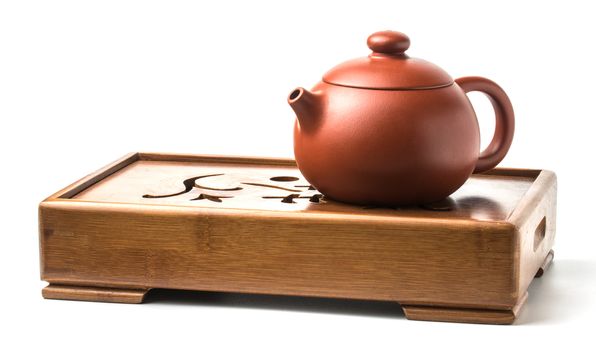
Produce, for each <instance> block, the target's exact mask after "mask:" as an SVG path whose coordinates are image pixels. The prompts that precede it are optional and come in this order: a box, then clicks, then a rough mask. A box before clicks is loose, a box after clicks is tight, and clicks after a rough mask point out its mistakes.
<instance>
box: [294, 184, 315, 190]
mask: <svg viewBox="0 0 596 350" xmlns="http://www.w3.org/2000/svg"><path fill="white" fill-rule="evenodd" d="M294 187H304V188H306V189H307V190H309V191H316V190H317V189H316V188H314V186H313V185H296V186H294Z"/></svg>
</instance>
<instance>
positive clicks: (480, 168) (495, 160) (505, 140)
mask: <svg viewBox="0 0 596 350" xmlns="http://www.w3.org/2000/svg"><path fill="white" fill-rule="evenodd" d="M455 83H456V84H457V85H459V87H460V88H461V89H462V90H463V91H464V92H466V93H467V92H470V91H480V92H482V93H484V94H485V95H486V96H487V97H488V99H489V100H490V102H491V104H492V105H493V109H494V110H495V117H496V122H495V134H494V136H493V139H492V141H491V142H490V144H489V145H488V147H486V149H485V150H484V151H482V152H481V153H480V156H479V157H478V161H477V162H476V167H475V168H474V173H482V172H484V171H487V170H490V169H492V168H494V167H496V166H497V164H499V162H501V160H503V158H505V155H506V154H507V151H509V147H510V146H511V142H512V141H513V131H514V129H515V118H514V115H513V106H512V105H511V101H510V100H509V97H507V94H506V93H505V91H503V89H501V87H500V86H499V85H497V84H496V83H495V82H493V81H492V80H488V79H486V78H482V77H463V78H459V79H455Z"/></svg>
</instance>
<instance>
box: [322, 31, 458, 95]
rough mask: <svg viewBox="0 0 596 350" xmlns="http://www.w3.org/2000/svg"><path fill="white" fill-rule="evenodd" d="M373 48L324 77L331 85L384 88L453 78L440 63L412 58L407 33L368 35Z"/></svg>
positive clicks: (434, 85)
mask: <svg viewBox="0 0 596 350" xmlns="http://www.w3.org/2000/svg"><path fill="white" fill-rule="evenodd" d="M367 44H368V47H369V48H370V49H371V50H372V51H373V52H372V53H371V54H370V55H368V57H361V58H356V59H353V60H349V61H346V62H344V63H341V64H339V65H338V66H335V67H334V68H332V69H331V70H330V71H328V72H327V73H326V74H325V75H324V76H323V81H324V82H326V83H329V84H334V85H341V86H347V87H356V88H368V89H384V90H418V89H430V88H438V87H443V86H448V85H451V84H453V79H452V78H451V76H449V74H447V72H445V71H444V70H443V69H441V68H439V67H438V66H436V65H434V64H432V63H430V62H427V61H425V60H422V59H419V58H413V57H409V56H408V55H406V54H405V51H406V50H407V49H408V47H410V38H408V36H407V35H405V34H403V33H400V32H394V31H382V32H376V33H374V34H372V35H371V36H369V37H368V40H367Z"/></svg>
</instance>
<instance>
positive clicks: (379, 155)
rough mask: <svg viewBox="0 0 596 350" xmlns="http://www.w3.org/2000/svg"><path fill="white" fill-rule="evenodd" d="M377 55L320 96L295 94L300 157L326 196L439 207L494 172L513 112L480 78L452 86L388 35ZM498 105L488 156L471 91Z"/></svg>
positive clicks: (331, 79) (317, 91)
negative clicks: (474, 178)
mask: <svg viewBox="0 0 596 350" xmlns="http://www.w3.org/2000/svg"><path fill="white" fill-rule="evenodd" d="M367 43H368V47H369V48H370V49H371V50H372V53H371V54H370V55H369V56H368V57H363V58H357V59H354V60H350V61H347V62H344V63H342V64H340V65H338V66H336V67H334V68H333V69H331V70H330V71H328V72H327V73H326V74H325V75H324V76H323V80H322V81H321V82H319V83H317V84H316V85H315V86H314V87H313V89H312V90H310V91H308V90H306V89H303V88H297V89H295V90H293V91H292V92H291V93H290V95H289V96H288V103H289V104H290V106H291V107H292V108H293V109H294V112H295V113H296V116H297V120H296V123H295V127H294V154H295V156H296V162H297V164H298V167H299V169H300V171H301V172H302V174H303V175H304V177H305V178H306V179H307V180H308V181H309V182H310V183H311V184H312V185H313V186H314V187H316V188H317V189H318V190H319V191H320V192H321V193H323V194H324V195H325V196H327V197H329V198H332V199H335V200H339V201H343V202H348V203H357V204H375V205H411V204H424V203H431V202H435V201H439V200H441V199H444V198H445V197H447V196H449V195H450V194H451V193H453V192H455V191H456V190H457V189H458V188H459V187H460V186H461V185H463V183H464V182H465V181H466V179H468V177H469V176H470V175H471V174H472V173H480V172H484V171H487V170H489V169H492V168H494V167H495V166H496V165H497V164H499V162H500V161H501V160H502V159H503V158H504V157H505V154H506V153H507V151H508V150H509V147H510V145H511V142H512V140H513V130H514V115H513V107H512V106H511V102H510V101H509V98H508V97H507V95H506V94H505V92H504V91H503V90H502V89H501V88H500V87H499V86H498V85H497V84H495V83H494V82H492V81H490V80H488V79H485V78H481V77H464V78H459V79H455V80H453V79H452V78H451V77H450V76H449V75H448V74H447V73H446V72H445V71H444V70H442V69H441V68H439V67H438V66H436V65H434V64H432V63H430V62H427V61H424V60H421V59H418V58H412V57H409V56H408V55H406V54H405V51H406V50H407V49H408V47H409V46H410V39H409V38H408V37H407V36H406V35H405V34H403V33H399V32H393V31H383V32H377V33H374V34H372V35H371V36H370V37H369V38H368V42H367ZM470 91H480V92H483V93H484V94H486V95H487V96H488V98H489V100H490V101H491V103H492V105H493V108H494V111H495V115H496V124H495V134H494V136H493V139H492V141H491V143H490V144H489V146H488V147H487V148H486V150H484V151H483V152H480V132H479V128H478V121H477V119H476V114H475V113H474V109H473V107H472V104H471V103H470V101H469V100H468V98H467V96H466V93H467V92H470Z"/></svg>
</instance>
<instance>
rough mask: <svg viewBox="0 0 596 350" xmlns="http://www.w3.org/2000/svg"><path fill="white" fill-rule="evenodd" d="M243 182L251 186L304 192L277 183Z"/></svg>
mask: <svg viewBox="0 0 596 350" xmlns="http://www.w3.org/2000/svg"><path fill="white" fill-rule="evenodd" d="M242 184H243V185H250V186H260V187H269V188H276V189H278V190H284V191H289V192H302V191H301V190H295V189H293V188H286V187H281V186H275V185H267V184H259V183H255V182H243V183H242Z"/></svg>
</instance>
